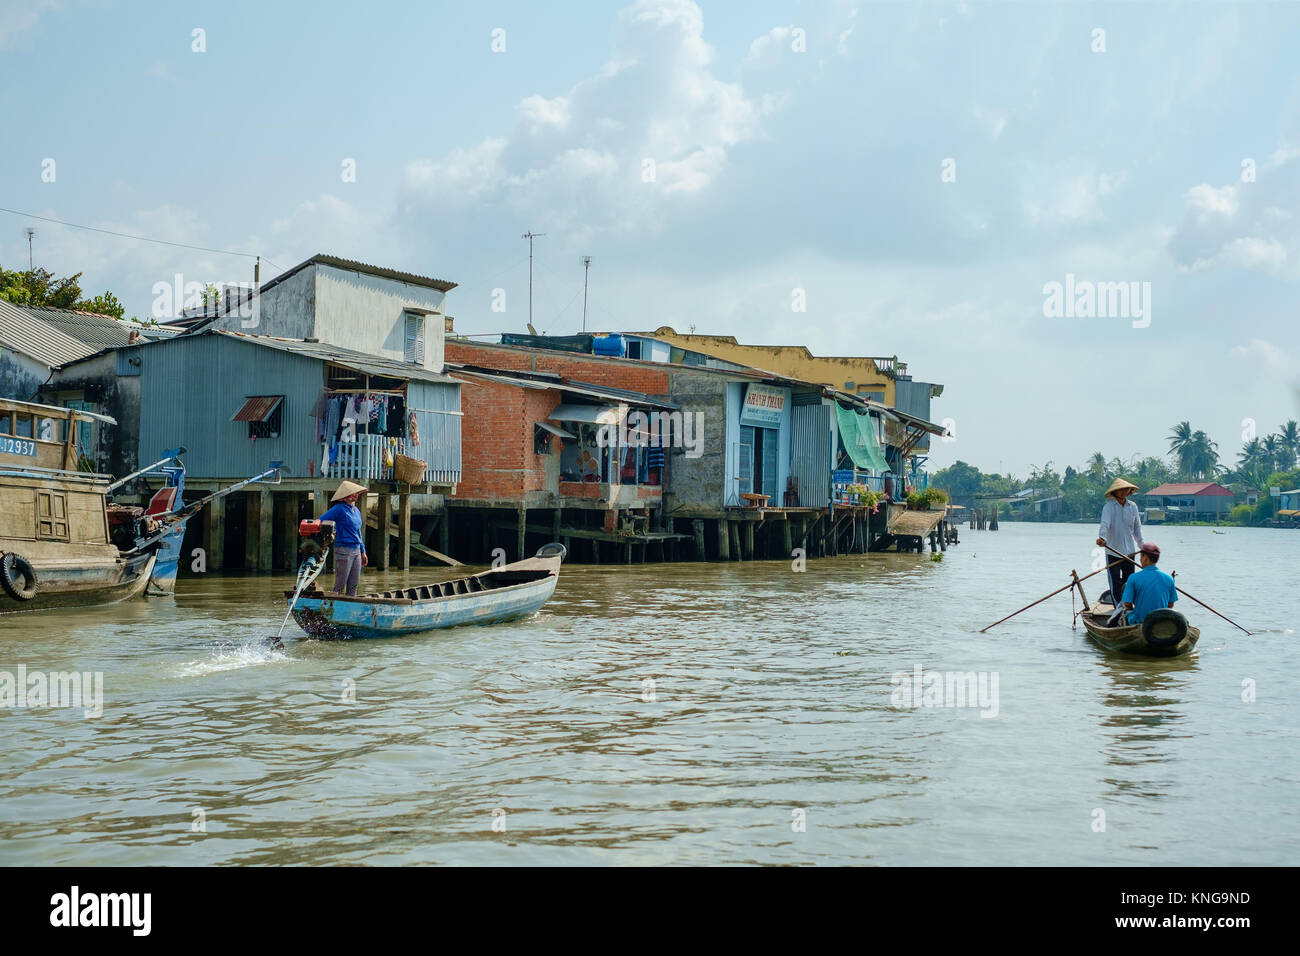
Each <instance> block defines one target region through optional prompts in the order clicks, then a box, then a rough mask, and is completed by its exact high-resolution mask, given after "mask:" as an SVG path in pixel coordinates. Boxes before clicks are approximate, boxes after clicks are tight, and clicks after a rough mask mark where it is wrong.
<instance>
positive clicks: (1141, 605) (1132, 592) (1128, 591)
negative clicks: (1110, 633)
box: [1120, 564, 1178, 624]
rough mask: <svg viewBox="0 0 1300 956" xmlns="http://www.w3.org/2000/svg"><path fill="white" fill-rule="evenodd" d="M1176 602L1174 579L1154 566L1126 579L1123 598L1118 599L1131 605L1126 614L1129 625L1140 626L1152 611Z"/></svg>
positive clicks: (1176, 594) (1176, 593)
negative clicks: (1131, 608)
mask: <svg viewBox="0 0 1300 956" xmlns="http://www.w3.org/2000/svg"><path fill="white" fill-rule="evenodd" d="M1177 600H1178V592H1177V591H1176V590H1174V579H1173V578H1171V577H1170V576H1169V575H1167V574H1165V572H1163V571H1161V570H1160V569H1159V568H1158V567H1156V566H1155V565H1154V564H1152V565H1148V566H1147V567H1145V568H1143V569H1142V570H1141V571H1139V572H1138V573H1137V574H1135V575H1133V576H1132V577H1130V578H1129V579H1128V581H1127V582H1126V583H1125V584H1124V596H1123V597H1122V598H1121V599H1120V601H1121V603H1124V604H1129V603H1132V605H1133V610H1131V611H1129V614H1128V622H1129V623H1130V624H1141V623H1142V621H1143V619H1145V618H1146V616H1147V615H1148V614H1150V613H1151V612H1152V611H1158V610H1159V609H1160V608H1162V607H1169V605H1171V604H1173V603H1174V602H1175V601H1177Z"/></svg>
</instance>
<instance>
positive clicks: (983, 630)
mask: <svg viewBox="0 0 1300 956" xmlns="http://www.w3.org/2000/svg"><path fill="white" fill-rule="evenodd" d="M1117 564H1119V562H1118V561H1112V562H1111V563H1110V564H1108V565H1106V566H1105V567H1104V568H1098V569H1097V570H1096V571H1092V572H1090V573H1088V574H1085V575H1084V576H1083V577H1077V576H1072V577H1071V579H1070V583H1069V584H1067V585H1066V586H1065V587H1063V588H1057V589H1056V590H1055V591H1053V592H1052V593H1051V594H1048V595H1045V596H1043V597H1040V598H1039V599H1038V600H1037V601H1035V602H1034V603H1033V604H1026V605H1025V606H1024V607H1022V608H1021V609H1020V611H1028V610H1029V609H1030V608H1031V607H1034V606H1035V605H1038V604H1042V603H1043V602H1044V601H1046V600H1047V599H1048V598H1050V597H1056V595H1058V594H1060V593H1061V592H1062V591H1068V590H1070V588H1072V587H1074V586H1075V585H1076V584H1078V583H1079V582H1080V581H1086V580H1088V578H1090V577H1092V576H1093V575H1094V574H1101V572H1103V571H1108V570H1110V569H1111V568H1112V567H1114V566H1115V565H1117ZM1020 611H1016V612H1015V613H1014V614H1008V615H1007V616H1006V617H1004V618H1003V619H1002V621H1009V620H1011V619H1012V618H1013V617H1015V616H1016V614H1019V613H1020ZM1002 621H994V622H993V623H992V624H990V625H989V626H988V627H984V628H980V633H981V634H985V633H987V632H988V631H989V630H990V629H992V628H995V627H997V626H998V625H999V624H1001V623H1002Z"/></svg>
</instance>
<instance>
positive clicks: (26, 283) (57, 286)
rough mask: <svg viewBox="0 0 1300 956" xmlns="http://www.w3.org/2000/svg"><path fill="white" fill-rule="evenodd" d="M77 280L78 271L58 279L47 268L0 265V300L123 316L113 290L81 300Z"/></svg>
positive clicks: (32, 305) (116, 317)
mask: <svg viewBox="0 0 1300 956" xmlns="http://www.w3.org/2000/svg"><path fill="white" fill-rule="evenodd" d="M80 280H81V273H80V272H78V273H76V274H75V275H70V276H64V277H63V278H59V277H58V276H56V275H55V274H54V273H53V272H50V271H49V270H48V269H41V268H35V269H28V270H27V271H25V272H17V271H14V270H7V269H3V268H0V299H5V300H7V301H9V302H12V303H14V304H15V305H25V306H28V307H30V308H34V309H36V308H45V309H81V310H83V311H85V312H97V313H99V314H100V315H111V316H113V318H115V319H120V318H122V316H123V315H124V314H125V312H126V310H125V309H124V308H123V307H122V303H120V302H118V300H117V297H116V296H115V295H113V293H111V292H105V293H104V294H103V295H97V296H95V297H94V298H93V299H83V298H82V297H81V285H80Z"/></svg>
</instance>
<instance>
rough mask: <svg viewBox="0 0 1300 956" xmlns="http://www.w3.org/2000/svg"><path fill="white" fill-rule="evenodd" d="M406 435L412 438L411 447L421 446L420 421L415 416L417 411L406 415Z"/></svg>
mask: <svg viewBox="0 0 1300 956" xmlns="http://www.w3.org/2000/svg"><path fill="white" fill-rule="evenodd" d="M406 435H407V438H408V439H409V440H410V443H411V447H412V448H416V447H419V444H420V422H419V421H418V420H417V419H416V417H415V412H411V414H410V415H408V416H407V417H406Z"/></svg>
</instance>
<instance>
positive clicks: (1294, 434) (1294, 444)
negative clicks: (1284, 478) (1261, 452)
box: [1278, 418, 1300, 468]
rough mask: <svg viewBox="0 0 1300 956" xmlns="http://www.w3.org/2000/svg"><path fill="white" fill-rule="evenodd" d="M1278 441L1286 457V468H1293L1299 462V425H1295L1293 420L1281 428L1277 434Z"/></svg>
mask: <svg viewBox="0 0 1300 956" xmlns="http://www.w3.org/2000/svg"><path fill="white" fill-rule="evenodd" d="M1278 441H1279V442H1280V443H1281V445H1282V447H1283V448H1284V449H1285V450H1286V453H1287V455H1288V457H1287V460H1286V467H1287V468H1294V467H1295V466H1296V462H1297V460H1300V425H1297V424H1296V420H1295V419H1294V418H1293V419H1291V420H1290V421H1289V422H1287V423H1286V424H1285V425H1283V426H1282V430H1281V431H1280V432H1278Z"/></svg>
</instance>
